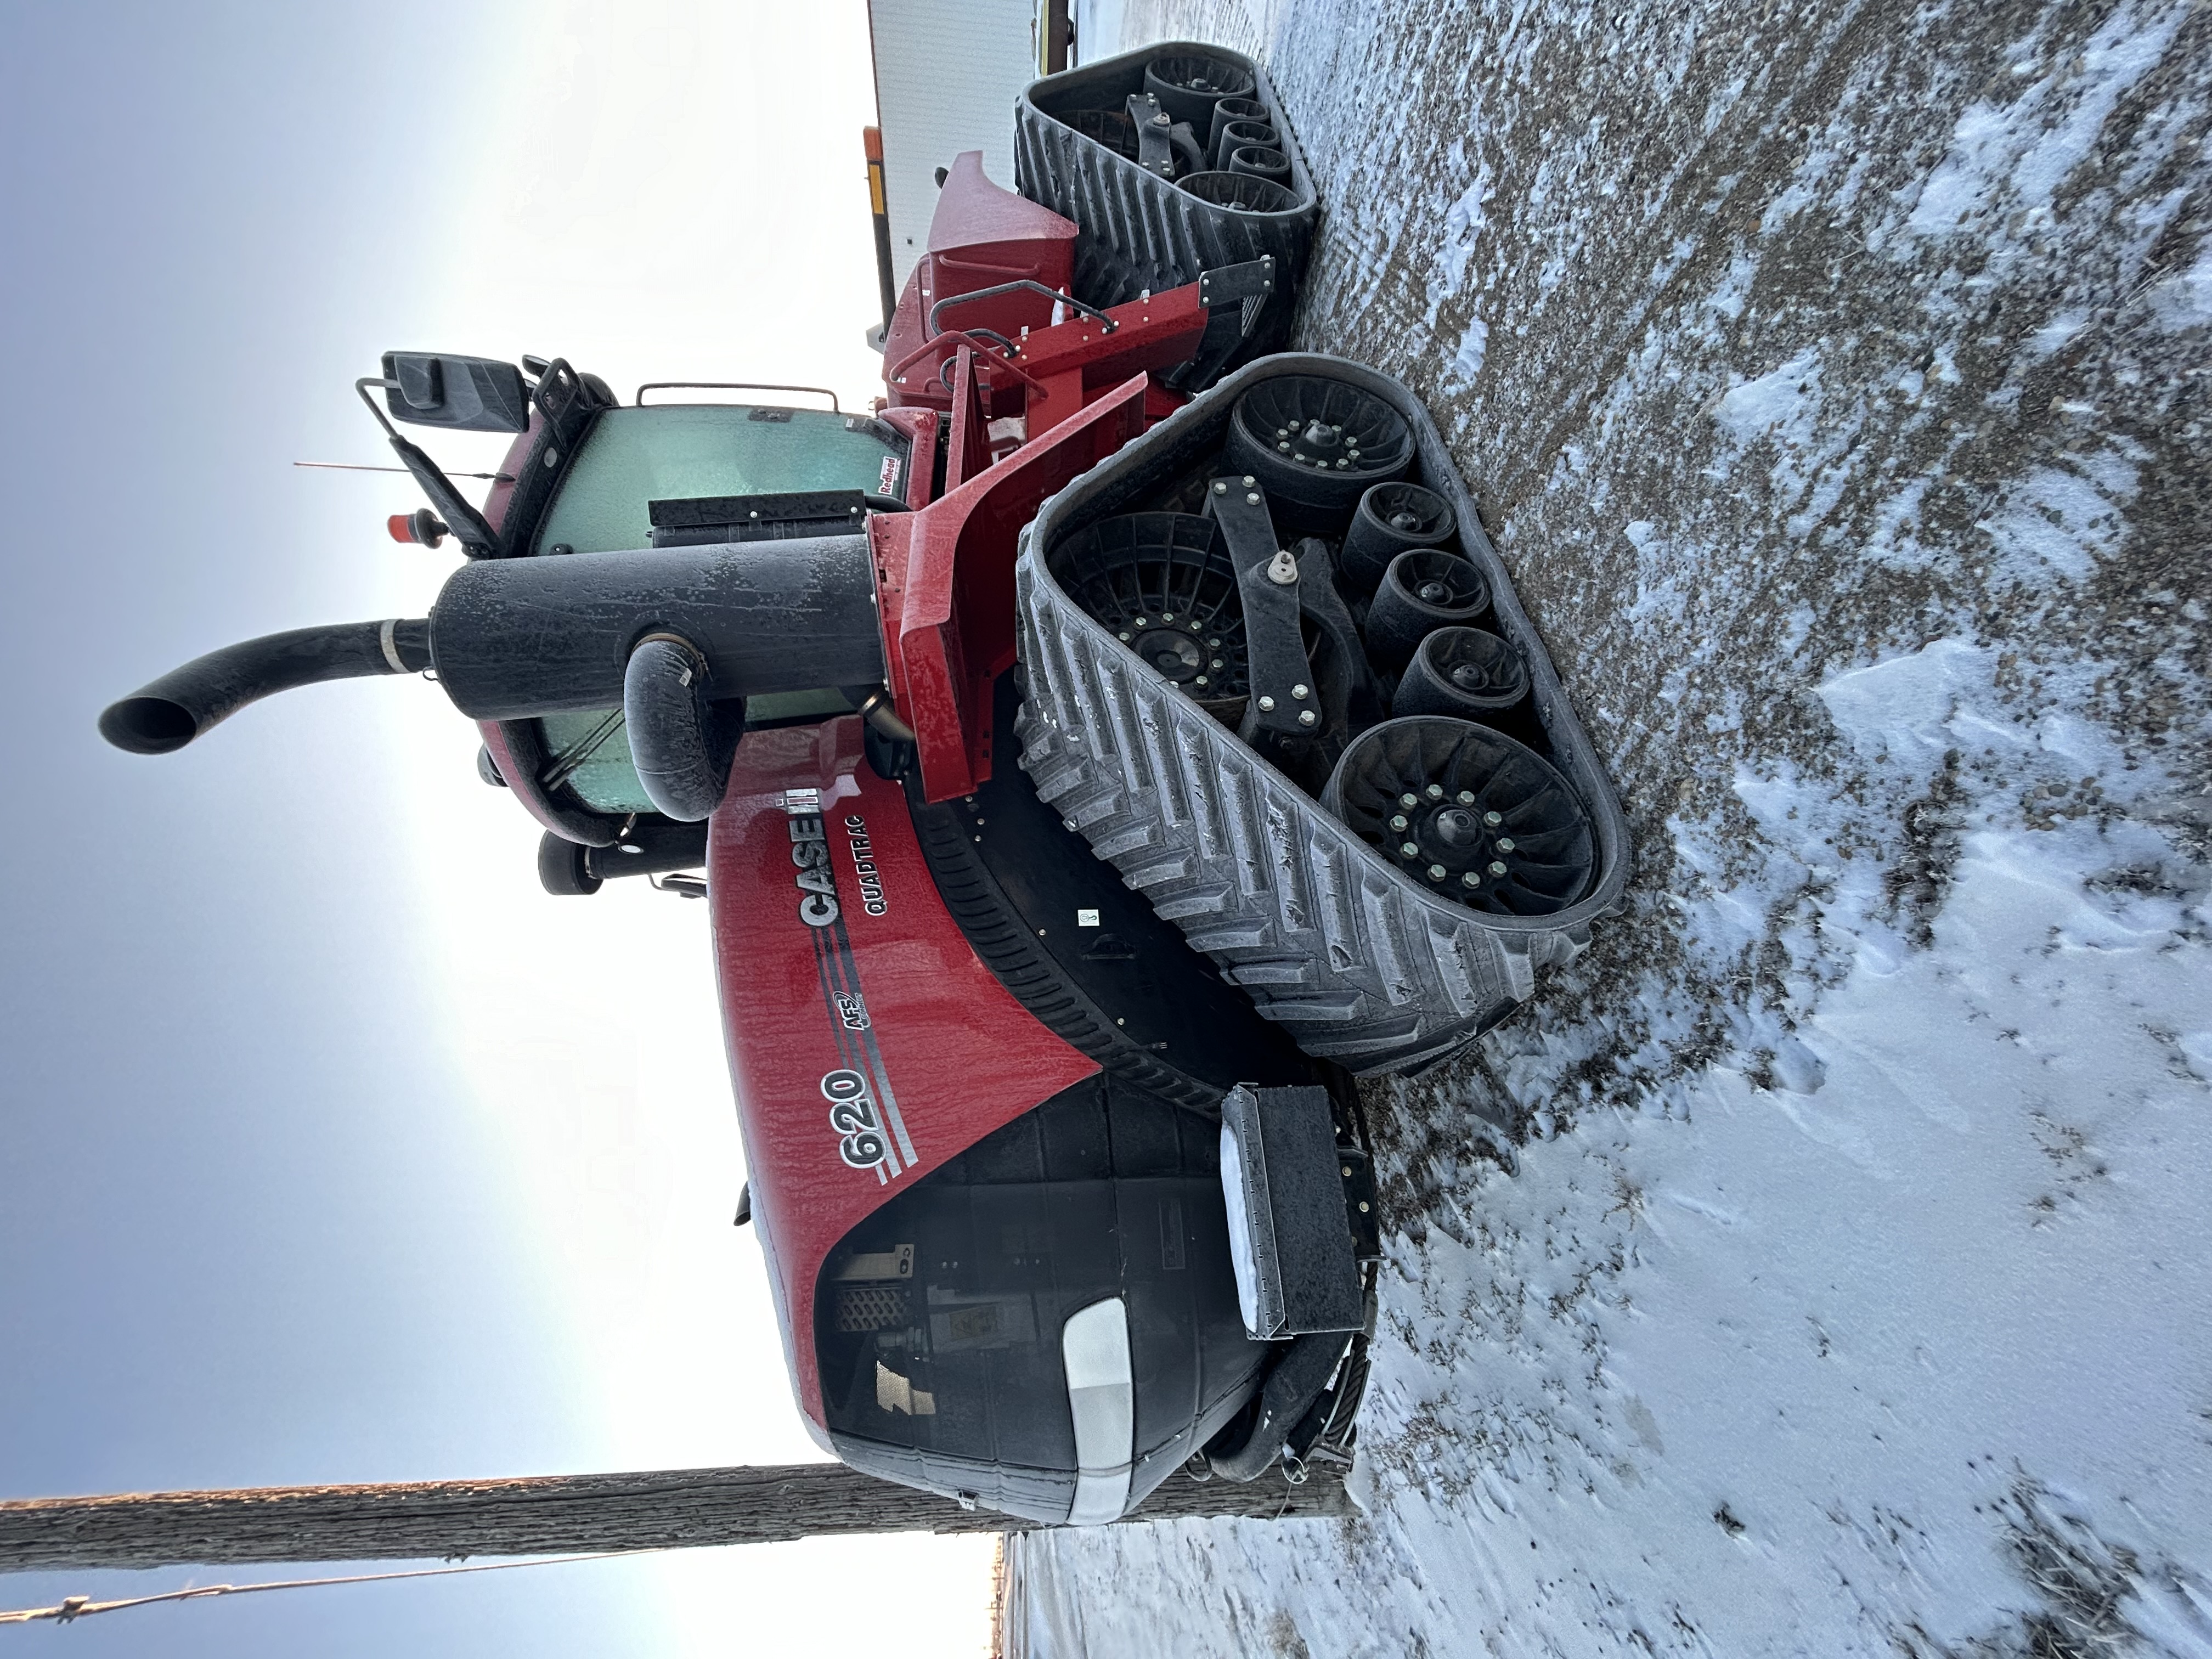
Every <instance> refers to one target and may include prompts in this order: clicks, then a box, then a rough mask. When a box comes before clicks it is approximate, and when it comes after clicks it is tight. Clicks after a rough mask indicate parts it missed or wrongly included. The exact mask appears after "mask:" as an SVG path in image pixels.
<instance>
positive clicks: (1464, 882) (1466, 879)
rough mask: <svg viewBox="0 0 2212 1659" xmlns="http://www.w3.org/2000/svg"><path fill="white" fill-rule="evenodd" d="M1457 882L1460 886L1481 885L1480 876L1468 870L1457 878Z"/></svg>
mask: <svg viewBox="0 0 2212 1659" xmlns="http://www.w3.org/2000/svg"><path fill="white" fill-rule="evenodd" d="M1459 884H1460V885H1461V886H1462V887H1480V886H1481V885H1482V878H1481V877H1480V876H1478V875H1476V874H1475V873H1474V871H1472V870H1470V871H1468V872H1467V873H1466V874H1465V875H1463V876H1462V877H1461V878H1459Z"/></svg>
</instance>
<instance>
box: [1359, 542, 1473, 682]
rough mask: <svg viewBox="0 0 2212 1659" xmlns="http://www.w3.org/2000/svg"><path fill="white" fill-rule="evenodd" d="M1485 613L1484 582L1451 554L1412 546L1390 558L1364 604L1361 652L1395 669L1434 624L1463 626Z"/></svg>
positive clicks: (1436, 626) (1410, 656)
mask: <svg viewBox="0 0 2212 1659" xmlns="http://www.w3.org/2000/svg"><path fill="white" fill-rule="evenodd" d="M1489 614H1490V583H1489V582H1488V581H1487V580H1485V579H1484V577H1483V574H1482V572H1481V571H1480V570H1478V569H1476V568H1475V567H1474V564H1473V563H1472V562H1470V561H1468V560H1466V559H1462V558H1461V557H1460V556H1459V555H1457V554H1456V553H1447V552H1445V551H1444V550H1443V549H1441V548H1435V547H1421V548H1415V549H1414V550H1412V551H1411V552H1407V553H1401V554H1400V555H1399V556H1397V557H1396V558H1395V559H1393V560H1391V561H1390V568H1389V569H1388V570H1385V571H1384V572H1383V585H1382V586H1380V587H1378V588H1376V590H1375V603H1374V604H1373V605H1370V606H1369V607H1368V609H1367V654H1368V655H1369V656H1370V658H1372V659H1374V660H1375V662H1376V665H1378V666H1381V667H1383V668H1387V669H1389V671H1391V672H1393V673H1395V672H1397V671H1399V670H1400V669H1401V668H1403V667H1405V665H1407V663H1408V662H1411V661H1412V660H1413V653H1414V652H1416V651H1418V650H1419V648H1420V645H1421V641H1423V640H1425V639H1426V638H1427V637H1428V636H1429V635H1431V634H1433V633H1435V632H1436V631H1437V629H1439V628H1467V627H1471V626H1473V625H1474V623H1478V622H1480V621H1481V620H1482V618H1483V617H1486V616H1488V615H1489Z"/></svg>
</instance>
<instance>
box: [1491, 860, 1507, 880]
mask: <svg viewBox="0 0 2212 1659" xmlns="http://www.w3.org/2000/svg"><path fill="white" fill-rule="evenodd" d="M1490 873H1491V874H1492V875H1493V876H1502V875H1504V873H1505V866H1504V865H1503V864H1501V863H1500V862H1498V860H1496V859H1492V860H1491V861H1490Z"/></svg>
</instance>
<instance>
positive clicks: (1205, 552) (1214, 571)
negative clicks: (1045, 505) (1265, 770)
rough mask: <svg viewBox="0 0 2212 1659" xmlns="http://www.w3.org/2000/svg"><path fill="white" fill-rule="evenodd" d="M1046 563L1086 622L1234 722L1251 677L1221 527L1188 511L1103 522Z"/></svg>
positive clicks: (1088, 528) (1068, 541)
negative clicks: (1086, 615) (1107, 632)
mask: <svg viewBox="0 0 2212 1659" xmlns="http://www.w3.org/2000/svg"><path fill="white" fill-rule="evenodd" d="M1045 564H1046V568H1048V569H1049V570H1050V571H1051V572H1052V574H1053V578H1054V580H1056V581H1058V582H1059V583H1060V586H1061V587H1062V588H1063V589H1065V590H1066V592H1067V594H1068V595H1069V597H1070V598H1072V599H1074V601H1075V602H1076V603H1077V604H1078V605H1081V606H1082V607H1083V609H1084V610H1085V611H1086V612H1088V613H1089V615H1090V616H1091V620H1093V621H1094V622H1097V623H1099V624H1100V625H1101V626H1103V627H1104V628H1106V629H1109V630H1110V631H1111V632H1112V634H1113V635H1114V636H1115V638H1116V639H1117V640H1119V641H1121V643H1122V645H1123V646H1124V647H1127V649H1128V650H1129V651H1131V652H1132V653H1134V654H1135V655H1136V656H1138V657H1139V658H1141V659H1143V660H1144V661H1145V662H1146V664H1147V665H1150V666H1151V667H1152V668H1153V669H1155V670H1157V671H1158V672H1159V673H1160V674H1162V675H1163V676H1164V677H1165V678H1167V679H1168V680H1169V681H1170V682H1171V683H1172V684H1174V685H1176V687H1177V688H1178V689H1179V690H1182V691H1184V692H1187V693H1188V695H1189V696H1190V697H1191V698H1192V700H1193V701H1194V702H1197V703H1198V704H1199V705H1200V707H1201V708H1205V709H1206V712H1207V713H1209V714H1213V715H1214V716H1215V717H1216V718H1218V719H1222V720H1229V721H1231V722H1232V723H1233V722H1234V721H1235V720H1236V719H1237V715H1238V714H1240V713H1241V712H1242V710H1243V706H1244V702H1245V699H1246V697H1247V696H1249V692H1250V689H1251V678H1250V674H1249V669H1248V666H1247V656H1246V650H1245V640H1244V605H1243V599H1242V597H1241V595H1240V594H1239V592H1238V589H1237V567H1236V565H1235V563H1234V562H1232V561H1231V558H1230V556H1229V547H1228V544H1227V543H1226V541H1225V539H1224V538H1223V537H1222V533H1221V526H1220V525H1219V524H1218V523H1217V522H1216V521H1215V520H1212V519H1210V518H1204V517H1201V516H1200V515H1199V514H1197V513H1127V514H1125V515H1123V516H1122V517H1120V518H1115V519H1101V520H1098V522H1097V523H1096V524H1093V525H1090V526H1085V528H1084V529H1082V530H1079V531H1078V532H1076V533H1075V534H1073V536H1070V537H1069V538H1067V539H1066V540H1065V541H1063V542H1061V543H1060V545H1059V546H1057V547H1055V548H1054V549H1053V550H1052V552H1051V553H1050V555H1049V556H1048V557H1047V559H1046V561H1045Z"/></svg>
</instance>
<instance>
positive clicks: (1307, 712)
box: [1298, 708, 1321, 726]
mask: <svg viewBox="0 0 2212 1659" xmlns="http://www.w3.org/2000/svg"><path fill="white" fill-rule="evenodd" d="M1320 718H1321V716H1320V715H1318V714H1315V713H1314V711H1313V710H1312V709H1310V708H1301V709H1300V710H1298V724H1299V725H1300V726H1311V725H1312V724H1313V723H1314V722H1315V721H1316V720H1319V719H1320Z"/></svg>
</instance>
